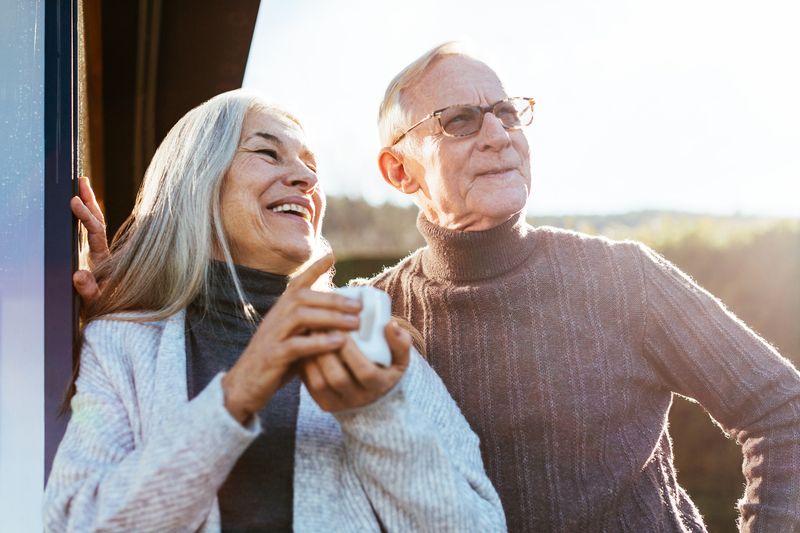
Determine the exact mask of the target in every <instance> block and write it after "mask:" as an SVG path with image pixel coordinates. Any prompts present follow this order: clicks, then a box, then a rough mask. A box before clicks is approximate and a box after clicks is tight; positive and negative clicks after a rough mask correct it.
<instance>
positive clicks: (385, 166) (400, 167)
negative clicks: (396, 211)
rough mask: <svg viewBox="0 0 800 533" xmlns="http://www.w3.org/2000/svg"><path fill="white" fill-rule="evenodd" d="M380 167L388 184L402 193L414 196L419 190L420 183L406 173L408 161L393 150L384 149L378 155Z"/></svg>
mask: <svg viewBox="0 0 800 533" xmlns="http://www.w3.org/2000/svg"><path fill="white" fill-rule="evenodd" d="M378 167H379V168H380V169H381V174H382V175H383V179H384V180H386V183H388V184H389V185H391V186H392V187H394V188H395V189H397V190H398V191H400V192H403V193H406V194H414V193H415V192H417V191H418V190H419V183H418V182H417V180H416V179H415V178H414V177H413V176H411V175H410V174H409V173H408V172H407V171H406V160H405V157H404V156H403V154H400V153H398V152H396V151H394V150H392V149H391V148H382V149H381V151H380V153H379V154H378Z"/></svg>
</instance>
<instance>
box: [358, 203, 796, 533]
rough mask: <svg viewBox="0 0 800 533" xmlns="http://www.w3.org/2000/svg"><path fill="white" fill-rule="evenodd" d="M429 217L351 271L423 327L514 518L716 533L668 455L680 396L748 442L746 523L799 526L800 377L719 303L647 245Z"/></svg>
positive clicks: (565, 525) (751, 526)
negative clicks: (416, 242)
mask: <svg viewBox="0 0 800 533" xmlns="http://www.w3.org/2000/svg"><path fill="white" fill-rule="evenodd" d="M418 227H419V229H420V231H421V232H422V234H423V235H424V237H425V239H426V241H427V243H428V246H427V247H425V248H422V249H420V250H417V251H416V252H415V253H413V254H412V255H411V256H409V257H408V258H406V259H405V260H403V261H402V262H401V263H399V264H398V265H396V266H395V267H392V268H390V269H388V270H386V271H385V272H383V273H382V274H380V275H378V276H377V277H375V278H373V279H372V280H360V281H356V283H370V284H372V285H374V286H376V287H379V288H382V289H384V290H386V291H387V292H389V294H391V296H392V302H393V307H394V309H393V312H394V313H396V314H398V315H400V316H404V317H406V318H408V319H409V320H410V321H411V322H412V323H413V324H414V326H416V327H417V328H418V329H419V330H420V331H421V332H422V333H423V335H424V337H425V339H426V344H427V352H428V361H429V362H430V363H431V365H432V366H433V368H434V369H435V370H436V371H437V372H438V373H439V375H440V376H441V377H442V379H443V381H444V383H445V385H446V386H447V388H448V390H449V391H450V393H451V394H452V395H453V397H454V398H455V400H456V402H457V403H458V405H459V406H460V407H461V409H462V411H463V412H464V414H465V416H466V417H467V420H468V421H469V423H470V424H471V426H472V427H473V429H475V431H476V432H477V433H478V435H479V436H480V438H481V451H482V453H483V459H484V464H485V465H486V468H487V472H488V474H489V477H490V479H491V480H492V482H493V483H494V485H495V487H496V488H497V490H498V492H499V493H500V497H501V500H502V501H503V505H504V508H505V511H506V516H507V519H508V525H509V528H510V530H511V531H535V532H541V531H564V532H572V531H575V532H578V531H630V532H642V531H665V532H672V531H704V530H705V527H704V525H703V521H702V518H701V516H700V514H699V513H698V511H697V509H696V508H695V506H694V505H693V504H692V502H691V500H690V499H689V497H688V496H687V494H686V493H685V492H684V491H683V490H682V489H681V487H680V486H679V485H678V482H677V480H676V475H675V468H674V466H673V456H672V445H671V441H670V438H669V434H668V431H667V414H668V412H669V408H670V405H671V402H672V397H673V394H676V393H677V394H681V395H684V396H686V397H689V398H694V399H696V400H697V401H698V402H700V403H701V404H702V406H703V407H704V408H705V409H706V410H707V411H708V412H709V413H710V414H711V416H712V417H713V418H714V420H715V421H716V422H717V423H718V424H719V425H720V426H721V427H722V428H723V430H724V431H725V432H726V433H727V434H728V435H729V436H730V437H731V438H735V439H736V440H737V442H738V443H739V444H741V445H742V450H743V454H744V465H743V471H744V475H745V478H746V481H747V485H746V490H745V494H744V497H743V498H742V500H741V502H740V504H739V509H740V513H741V519H740V521H741V523H740V529H741V530H742V531H748V532H749V531H758V532H773V531H781V532H789V531H800V374H798V372H797V370H796V369H795V368H794V367H793V366H792V365H791V363H789V362H788V361H787V360H786V359H784V358H783V357H781V356H780V355H779V354H778V353H777V352H776V351H775V350H774V349H773V348H771V347H770V346H769V345H768V344H767V343H766V342H764V341H763V340H762V339H761V338H759V337H758V336H757V335H756V334H755V333H753V332H752V331H751V330H749V329H748V328H747V327H746V326H745V325H744V324H743V323H742V322H741V321H739V320H738V319H737V318H736V317H734V316H733V315H732V314H731V313H730V312H728V311H727V310H726V309H725V308H724V307H723V305H722V304H721V303H720V302H719V301H718V300H717V299H715V298H714V297H713V296H711V295H710V294H709V293H708V292H706V291H704V290H703V289H702V288H700V287H699V286H698V285H697V284H695V283H694V282H693V281H692V280H691V279H689V278H688V277H687V276H686V275H685V274H683V273H682V272H680V271H679V270H678V269H677V268H675V267H674V266H673V265H671V264H670V263H669V262H668V261H666V260H665V259H664V258H662V257H660V256H658V255H657V254H656V253H655V252H653V251H652V250H650V249H648V248H647V247H645V246H643V245H641V244H639V243H634V242H615V241H611V240H608V239H605V238H601V237H590V236H587V235H583V234H579V233H574V232H569V231H564V230H558V229H554V228H547V227H541V228H533V227H531V226H529V225H528V224H526V223H525V221H524V219H523V217H522V216H521V215H520V216H519V217H516V218H513V219H511V220H509V221H508V222H507V223H505V224H503V225H501V226H498V227H495V228H493V229H490V230H488V231H482V232H458V231H450V230H446V229H443V228H440V227H437V226H435V225H433V224H431V223H430V222H428V221H427V220H426V219H425V218H424V217H422V216H421V217H420V218H419V219H418ZM731 526H733V524H731Z"/></svg>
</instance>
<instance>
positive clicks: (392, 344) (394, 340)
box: [383, 320, 411, 368]
mask: <svg viewBox="0 0 800 533" xmlns="http://www.w3.org/2000/svg"><path fill="white" fill-rule="evenodd" d="M383 333H384V335H385V336H386V342H387V343H388V344H389V349H390V350H391V351H392V366H398V367H400V368H406V367H408V361H409V357H410V352H411V334H410V333H409V332H407V331H406V330H404V329H403V328H401V327H400V326H399V325H397V322H395V321H394V320H392V321H390V322H389V323H388V324H386V327H385V328H384V330H383Z"/></svg>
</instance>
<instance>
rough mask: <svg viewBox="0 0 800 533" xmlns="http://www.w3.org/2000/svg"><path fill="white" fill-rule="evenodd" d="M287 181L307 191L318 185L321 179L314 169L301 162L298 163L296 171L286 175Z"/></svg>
mask: <svg viewBox="0 0 800 533" xmlns="http://www.w3.org/2000/svg"><path fill="white" fill-rule="evenodd" d="M286 181H287V184H288V185H289V186H291V187H298V188H299V189H300V190H301V191H302V192H304V193H307V192H310V191H313V190H314V189H315V188H316V187H317V183H318V182H319V179H317V174H316V173H315V172H314V171H313V170H311V169H310V168H308V166H306V164H305V163H302V162H301V163H298V165H297V167H296V170H295V171H294V172H292V173H291V174H289V175H288V176H286Z"/></svg>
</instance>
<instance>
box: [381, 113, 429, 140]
mask: <svg viewBox="0 0 800 533" xmlns="http://www.w3.org/2000/svg"><path fill="white" fill-rule="evenodd" d="M439 112H440V111H434V112H433V113H430V114H428V115H425V116H424V117H423V118H422V119H420V120H419V121H418V122H417V123H416V124H414V125H413V126H411V127H410V128H408V129H407V130H406V131H404V132H403V133H401V134H400V136H399V137H397V138H396V139H395V140H394V141H392V144H390V145H389V146H394V145H395V144H397V143H399V142H400V141H402V140H403V137H405V136H406V135H408V132H410V131H411V130H413V129H414V128H416V127H417V126H419V125H420V124H422V123H423V122H425V121H426V120H428V119H429V118H433V117H435V116H436V114H437V113H439Z"/></svg>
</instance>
